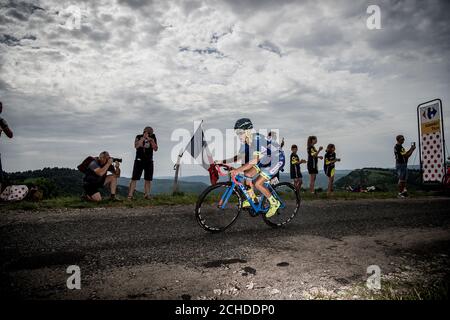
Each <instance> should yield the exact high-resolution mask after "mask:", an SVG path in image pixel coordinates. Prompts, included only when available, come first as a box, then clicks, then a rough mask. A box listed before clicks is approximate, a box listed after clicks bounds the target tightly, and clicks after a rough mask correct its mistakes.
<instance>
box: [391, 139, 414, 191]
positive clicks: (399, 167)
mask: <svg viewBox="0 0 450 320" xmlns="http://www.w3.org/2000/svg"><path fill="white" fill-rule="evenodd" d="M396 140H397V143H396V145H395V146H394V155H395V170H396V172H397V176H398V195H397V196H398V197H399V198H406V197H407V196H408V192H407V190H406V181H407V180H408V159H409V158H410V157H411V155H412V154H413V152H414V150H416V143H415V142H412V143H411V148H410V149H409V150H408V151H406V150H405V148H404V147H403V144H404V143H405V137H404V136H403V135H401V134H400V135H398V136H397V137H396Z"/></svg>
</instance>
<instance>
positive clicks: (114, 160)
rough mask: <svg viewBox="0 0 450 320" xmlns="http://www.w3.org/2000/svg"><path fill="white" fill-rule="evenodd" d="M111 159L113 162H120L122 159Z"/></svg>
mask: <svg viewBox="0 0 450 320" xmlns="http://www.w3.org/2000/svg"><path fill="white" fill-rule="evenodd" d="M112 161H113V162H116V161H117V162H120V163H122V159H120V158H112Z"/></svg>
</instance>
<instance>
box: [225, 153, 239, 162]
mask: <svg viewBox="0 0 450 320" xmlns="http://www.w3.org/2000/svg"><path fill="white" fill-rule="evenodd" d="M242 158H243V156H242V155H241V154H238V155H236V156H234V157H233V158H230V159H224V160H222V161H221V162H222V163H235V162H238V161H239V160H242Z"/></svg>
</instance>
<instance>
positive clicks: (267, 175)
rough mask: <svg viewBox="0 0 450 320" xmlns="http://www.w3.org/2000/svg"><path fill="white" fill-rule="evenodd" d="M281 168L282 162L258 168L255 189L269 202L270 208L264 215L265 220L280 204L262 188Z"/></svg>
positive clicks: (267, 190)
mask: <svg viewBox="0 0 450 320" xmlns="http://www.w3.org/2000/svg"><path fill="white" fill-rule="evenodd" d="M281 167H282V162H281V161H279V162H277V163H276V164H275V165H274V166H271V167H265V168H260V170H261V171H260V173H259V177H258V179H256V183H255V184H256V188H258V190H259V191H261V193H262V194H264V196H265V197H266V198H267V199H268V200H269V203H270V208H269V210H268V211H267V213H266V218H270V217H272V216H273V215H274V214H275V213H276V212H277V210H278V208H279V207H280V205H281V203H280V201H278V200H277V199H276V198H275V197H274V195H273V194H272V193H271V192H270V191H269V189H267V188H266V187H265V186H264V182H266V181H270V180H271V179H272V177H273V176H274V175H275V174H277V172H278V171H279V169H280V168H281Z"/></svg>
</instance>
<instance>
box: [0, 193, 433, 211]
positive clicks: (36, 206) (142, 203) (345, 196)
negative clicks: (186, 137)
mask: <svg viewBox="0 0 450 320" xmlns="http://www.w3.org/2000/svg"><path fill="white" fill-rule="evenodd" d="M438 195H439V193H435V192H412V193H411V194H410V197H411V198H422V197H427V196H438ZM197 198H198V195H197V194H189V193H186V194H179V195H176V196H173V195H171V194H158V195H155V196H153V198H152V199H151V200H145V199H143V198H142V197H136V199H135V200H133V201H129V200H127V199H126V198H121V199H122V201H111V200H103V201H101V202H100V203H92V202H87V201H83V200H81V199H80V198H79V197H58V198H52V199H47V200H42V201H40V202H29V201H21V202H17V203H2V204H1V206H0V208H1V209H2V210H5V211H8V210H43V209H60V208H75V209H76V208H97V207H127V208H138V207H148V206H159V205H194V204H195V203H196V202H197ZM301 198H302V201H317V200H325V201H327V200H358V199H394V198H396V195H395V193H390V192H372V193H351V192H344V191H339V192H336V193H335V194H334V195H333V196H332V197H328V196H327V194H326V192H320V193H317V194H316V195H311V194H310V193H308V192H302V193H301Z"/></svg>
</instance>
